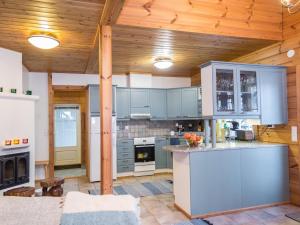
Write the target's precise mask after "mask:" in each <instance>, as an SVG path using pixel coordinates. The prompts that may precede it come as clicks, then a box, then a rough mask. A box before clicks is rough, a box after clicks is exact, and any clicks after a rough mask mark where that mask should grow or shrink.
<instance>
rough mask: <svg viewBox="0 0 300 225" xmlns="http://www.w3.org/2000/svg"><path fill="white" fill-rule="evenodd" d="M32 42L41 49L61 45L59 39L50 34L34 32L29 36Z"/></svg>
mask: <svg viewBox="0 0 300 225" xmlns="http://www.w3.org/2000/svg"><path fill="white" fill-rule="evenodd" d="M28 41H29V43H30V44H32V45H33V46H35V47H37V48H41V49H51V48H55V47H57V46H59V44H60V43H59V41H58V40H57V39H56V38H55V37H54V36H52V35H49V34H47V35H46V34H33V35H31V36H30V37H29V38H28Z"/></svg>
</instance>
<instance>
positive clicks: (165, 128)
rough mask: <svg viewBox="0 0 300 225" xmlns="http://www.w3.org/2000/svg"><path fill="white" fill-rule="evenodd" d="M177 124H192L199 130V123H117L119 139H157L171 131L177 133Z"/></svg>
mask: <svg viewBox="0 0 300 225" xmlns="http://www.w3.org/2000/svg"><path fill="white" fill-rule="evenodd" d="M176 123H179V124H183V125H184V126H185V127H188V126H187V124H189V123H192V124H193V129H194V130H195V131H196V130H197V125H198V123H199V121H150V120H130V121H118V122H117V137H118V138H135V137H155V136H166V135H169V134H170V131H171V130H174V131H176Z"/></svg>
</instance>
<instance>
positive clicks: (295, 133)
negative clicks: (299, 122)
mask: <svg viewBox="0 0 300 225" xmlns="http://www.w3.org/2000/svg"><path fill="white" fill-rule="evenodd" d="M291 133H292V142H298V129H297V127H296V126H292V127H291Z"/></svg>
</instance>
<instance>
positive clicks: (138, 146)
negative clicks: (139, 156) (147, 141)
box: [134, 145, 155, 148]
mask: <svg viewBox="0 0 300 225" xmlns="http://www.w3.org/2000/svg"><path fill="white" fill-rule="evenodd" d="M134 147H135V148H145V147H155V145H135V146H134Z"/></svg>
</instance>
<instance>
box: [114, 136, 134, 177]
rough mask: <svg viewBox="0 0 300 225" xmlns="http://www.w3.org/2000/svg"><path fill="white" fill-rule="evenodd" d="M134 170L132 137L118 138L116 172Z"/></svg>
mask: <svg viewBox="0 0 300 225" xmlns="http://www.w3.org/2000/svg"><path fill="white" fill-rule="evenodd" d="M133 171H134V145H133V139H119V140H118V141H117V172H118V173H125V172H133Z"/></svg>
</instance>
